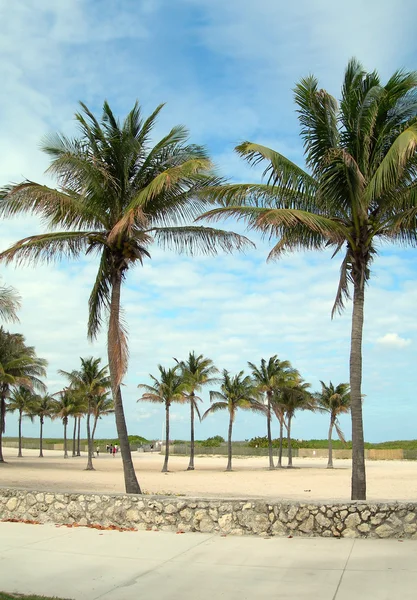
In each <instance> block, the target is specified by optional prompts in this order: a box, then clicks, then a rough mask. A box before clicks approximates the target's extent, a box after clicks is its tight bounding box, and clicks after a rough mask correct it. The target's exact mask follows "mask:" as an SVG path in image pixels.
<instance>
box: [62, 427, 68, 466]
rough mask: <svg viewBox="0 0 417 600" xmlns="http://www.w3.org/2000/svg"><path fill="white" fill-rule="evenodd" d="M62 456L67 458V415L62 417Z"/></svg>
mask: <svg viewBox="0 0 417 600" xmlns="http://www.w3.org/2000/svg"><path fill="white" fill-rule="evenodd" d="M63 421H64V458H68V449H67V424H68V417H64V419H63Z"/></svg>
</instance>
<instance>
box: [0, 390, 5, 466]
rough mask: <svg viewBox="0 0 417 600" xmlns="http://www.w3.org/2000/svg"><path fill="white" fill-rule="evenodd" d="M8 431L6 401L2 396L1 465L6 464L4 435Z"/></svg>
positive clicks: (0, 425) (0, 412)
mask: <svg viewBox="0 0 417 600" xmlns="http://www.w3.org/2000/svg"><path fill="white" fill-rule="evenodd" d="M5 429H6V400H5V398H4V396H3V395H2V396H1V398H0V463H4V462H5V460H4V458H3V433H4V431H5Z"/></svg>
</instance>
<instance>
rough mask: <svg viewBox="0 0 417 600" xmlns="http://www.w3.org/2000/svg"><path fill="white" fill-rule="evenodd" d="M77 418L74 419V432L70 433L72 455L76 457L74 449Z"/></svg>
mask: <svg viewBox="0 0 417 600" xmlns="http://www.w3.org/2000/svg"><path fill="white" fill-rule="evenodd" d="M77 418H78V417H74V431H73V432H72V455H73V456H76V453H75V449H76V446H75V444H76V439H77Z"/></svg>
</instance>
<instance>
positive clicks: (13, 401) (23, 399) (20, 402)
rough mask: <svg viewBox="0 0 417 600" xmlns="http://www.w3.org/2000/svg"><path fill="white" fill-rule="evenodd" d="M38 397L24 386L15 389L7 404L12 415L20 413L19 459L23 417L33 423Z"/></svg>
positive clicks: (19, 456)
mask: <svg viewBox="0 0 417 600" xmlns="http://www.w3.org/2000/svg"><path fill="white" fill-rule="evenodd" d="M36 399H37V396H36V394H34V393H33V392H31V391H30V390H29V389H28V388H25V387H23V386H19V387H15V388H13V390H12V392H11V394H10V396H9V401H8V403H7V410H8V411H9V412H11V413H14V412H15V411H17V412H18V413H19V451H18V454H17V456H18V458H21V457H22V420H23V417H29V418H30V420H31V421H32V422H33V407H34V404H35V402H36Z"/></svg>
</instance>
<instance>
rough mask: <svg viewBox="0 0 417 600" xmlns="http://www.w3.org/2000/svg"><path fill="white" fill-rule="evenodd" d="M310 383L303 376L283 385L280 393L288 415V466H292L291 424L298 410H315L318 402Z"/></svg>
mask: <svg viewBox="0 0 417 600" xmlns="http://www.w3.org/2000/svg"><path fill="white" fill-rule="evenodd" d="M309 388H310V384H309V383H306V382H305V381H303V379H302V378H301V377H299V378H298V379H297V380H295V381H294V382H292V383H291V384H290V385H287V386H285V387H282V388H281V390H280V394H279V403H280V404H281V408H282V411H283V413H284V415H285V417H286V428H287V448H288V465H287V466H288V468H290V469H291V468H292V466H293V465H292V444H291V424H292V420H293V418H294V415H295V413H296V411H297V410H315V409H316V402H315V398H314V396H312V394H311V392H310V391H309Z"/></svg>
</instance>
